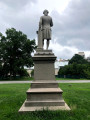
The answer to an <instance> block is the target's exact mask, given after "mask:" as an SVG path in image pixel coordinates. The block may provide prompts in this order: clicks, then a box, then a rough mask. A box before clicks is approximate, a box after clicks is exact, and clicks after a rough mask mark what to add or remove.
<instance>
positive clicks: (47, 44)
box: [47, 39, 49, 50]
mask: <svg viewBox="0 0 90 120" xmlns="http://www.w3.org/2000/svg"><path fill="white" fill-rule="evenodd" d="M48 47H49V40H48V39H47V50H48Z"/></svg>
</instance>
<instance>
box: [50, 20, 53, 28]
mask: <svg viewBox="0 0 90 120" xmlns="http://www.w3.org/2000/svg"><path fill="white" fill-rule="evenodd" d="M50 26H51V27H52V26H53V21H52V18H51V23H50Z"/></svg>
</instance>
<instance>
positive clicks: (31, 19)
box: [0, 0, 90, 59]
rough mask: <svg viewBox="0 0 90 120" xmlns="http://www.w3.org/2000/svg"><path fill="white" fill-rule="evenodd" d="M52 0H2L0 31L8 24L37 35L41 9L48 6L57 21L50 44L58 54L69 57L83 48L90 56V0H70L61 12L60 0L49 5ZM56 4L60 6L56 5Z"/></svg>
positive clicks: (31, 36)
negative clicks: (42, 0)
mask: <svg viewBox="0 0 90 120" xmlns="http://www.w3.org/2000/svg"><path fill="white" fill-rule="evenodd" d="M50 1H51V0H50ZM50 1H49V2H48V0H45V1H44V2H41V0H0V32H2V33H4V32H5V30H6V28H11V27H14V28H16V29H17V30H21V31H22V32H23V33H25V34H26V35H27V36H28V38H30V39H34V38H36V37H37V34H36V31H37V30H38V24H39V19H40V16H42V12H43V11H42V10H43V9H44V8H45V7H47V8H48V9H50V16H52V18H53V22H54V26H53V28H52V40H51V44H50V48H52V49H53V51H54V52H55V55H56V56H58V58H67V59H68V58H71V57H72V56H73V55H74V54H75V53H78V52H79V51H84V52H85V53H86V55H87V56H89V54H90V15H89V14H90V7H89V6H90V0H69V3H68V5H67V8H66V9H65V10H64V11H63V12H62V13H61V12H60V11H59V10H61V9H59V3H58V2H57V1H58V0H54V1H53V3H52V4H55V3H56V4H55V5H51V6H49V4H50V3H51V2H50ZM64 2H65V1H64ZM47 4H48V5H47ZM57 4H58V8H55V7H56V6H57ZM60 5H61V4H60ZM63 5H64V3H63ZM63 9H64V8H63Z"/></svg>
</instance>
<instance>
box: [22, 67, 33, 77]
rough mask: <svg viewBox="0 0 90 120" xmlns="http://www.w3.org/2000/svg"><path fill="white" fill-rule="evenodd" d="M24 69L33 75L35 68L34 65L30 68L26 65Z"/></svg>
mask: <svg viewBox="0 0 90 120" xmlns="http://www.w3.org/2000/svg"><path fill="white" fill-rule="evenodd" d="M24 69H25V70H26V71H27V72H28V74H29V76H30V77H31V72H32V70H33V69H34V67H30V68H28V67H26V66H25V67H24Z"/></svg>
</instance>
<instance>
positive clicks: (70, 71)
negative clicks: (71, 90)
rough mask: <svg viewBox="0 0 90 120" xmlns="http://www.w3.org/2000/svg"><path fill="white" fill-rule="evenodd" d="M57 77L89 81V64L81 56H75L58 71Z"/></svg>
mask: <svg viewBox="0 0 90 120" xmlns="http://www.w3.org/2000/svg"><path fill="white" fill-rule="evenodd" d="M58 75H59V76H66V77H69V78H88V79H90V63H89V62H88V61H87V60H85V59H84V58H83V57H82V56H80V55H77V54H76V55H74V56H73V57H72V58H71V60H69V65H66V66H64V67H63V68H60V69H59V72H58Z"/></svg>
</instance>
